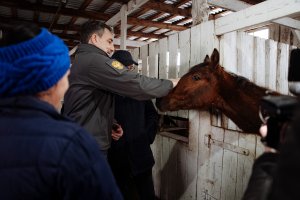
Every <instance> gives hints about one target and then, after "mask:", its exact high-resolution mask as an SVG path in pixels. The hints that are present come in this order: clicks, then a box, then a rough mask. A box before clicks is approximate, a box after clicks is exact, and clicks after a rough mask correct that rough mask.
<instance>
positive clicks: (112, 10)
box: [104, 3, 122, 15]
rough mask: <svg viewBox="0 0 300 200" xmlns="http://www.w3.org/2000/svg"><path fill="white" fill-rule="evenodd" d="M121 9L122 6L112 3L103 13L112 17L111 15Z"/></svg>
mask: <svg viewBox="0 0 300 200" xmlns="http://www.w3.org/2000/svg"><path fill="white" fill-rule="evenodd" d="M121 7H122V4H120V3H114V4H112V5H111V6H110V7H109V8H108V9H107V10H105V12H104V13H106V14H112V15H113V14H115V13H117V12H119V11H120V9H121Z"/></svg>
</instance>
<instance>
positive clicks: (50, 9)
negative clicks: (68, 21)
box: [0, 0, 187, 31]
mask: <svg viewBox="0 0 300 200" xmlns="http://www.w3.org/2000/svg"><path fill="white" fill-rule="evenodd" d="M0 5H3V6H8V7H16V8H20V9H24V10H32V11H35V10H37V9H39V10H40V11H41V12H46V13H52V14H55V12H56V9H57V7H54V6H44V5H43V6H37V5H36V4H32V3H27V2H16V0H11V1H7V0H3V1H0ZM61 14H63V15H67V16H79V17H83V18H91V19H96V20H103V21H106V20H108V19H109V18H110V15H108V14H104V13H98V12H93V11H80V10H75V9H71V8H62V9H61ZM128 24H131V25H141V24H143V25H145V26H151V27H157V28H162V29H171V30H175V31H182V30H185V29H187V28H186V27H184V26H178V25H172V24H164V23H159V22H152V21H149V20H142V19H137V18H133V17H128Z"/></svg>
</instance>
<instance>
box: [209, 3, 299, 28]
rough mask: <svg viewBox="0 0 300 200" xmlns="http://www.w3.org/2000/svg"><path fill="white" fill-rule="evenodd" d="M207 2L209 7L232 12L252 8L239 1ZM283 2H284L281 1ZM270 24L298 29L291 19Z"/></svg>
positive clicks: (296, 22) (296, 23)
mask: <svg viewBox="0 0 300 200" xmlns="http://www.w3.org/2000/svg"><path fill="white" fill-rule="evenodd" d="M207 2H208V3H209V4H211V5H214V6H218V7H222V8H225V9H227V10H232V11H240V10H243V9H246V8H249V7H250V6H253V5H251V4H248V3H246V2H243V1H240V0H222V1H219V0H207ZM283 2H284V1H283ZM272 22H274V23H276V24H280V25H284V26H288V27H290V28H295V29H299V26H300V22H299V21H297V20H294V19H292V18H288V17H284V18H282V19H275V20H273V21H272Z"/></svg>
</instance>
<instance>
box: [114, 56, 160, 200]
mask: <svg viewBox="0 0 300 200" xmlns="http://www.w3.org/2000/svg"><path fill="white" fill-rule="evenodd" d="M112 58H114V59H116V60H118V61H120V62H121V63H122V64H123V65H124V66H126V67H127V68H129V69H133V66H134V65H137V63H136V62H135V61H134V60H133V59H132V56H131V54H130V53H129V52H128V51H124V50H118V51H116V52H115V53H114V54H113V56H112ZM115 104H116V107H115V119H116V120H117V122H118V123H119V124H120V125H121V126H122V128H123V131H124V136H123V137H122V138H120V140H118V141H113V142H112V145H111V148H110V149H109V151H108V161H109V163H110V166H111V168H112V170H113V174H114V176H115V178H116V181H117V184H118V186H119V188H120V190H121V192H122V194H123V196H124V198H125V199H128V200H134V199H140V200H146V199H149V200H154V199H155V194H154V186H153V180H152V167H153V165H154V157H153V154H152V151H151V148H150V144H152V143H153V141H154V139H155V136H156V133H157V127H158V114H157V112H156V110H155V108H154V105H153V103H152V101H151V100H147V101H137V100H134V99H131V98H128V97H123V96H119V95H116V98H115Z"/></svg>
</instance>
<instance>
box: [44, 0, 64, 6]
mask: <svg viewBox="0 0 300 200" xmlns="http://www.w3.org/2000/svg"><path fill="white" fill-rule="evenodd" d="M42 2H43V5H47V6H55V7H58V6H59V5H60V4H62V2H61V1H60V0H43V1H42Z"/></svg>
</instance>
